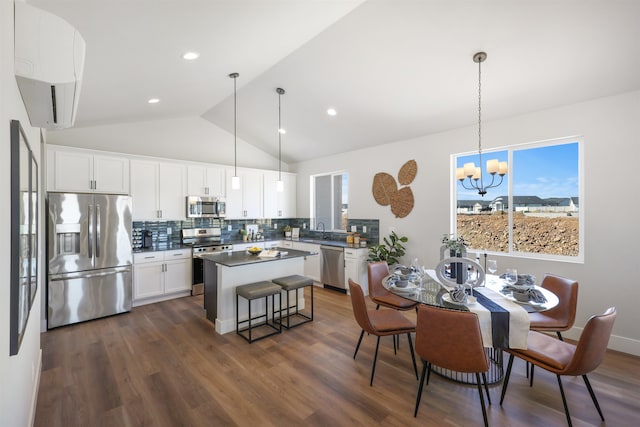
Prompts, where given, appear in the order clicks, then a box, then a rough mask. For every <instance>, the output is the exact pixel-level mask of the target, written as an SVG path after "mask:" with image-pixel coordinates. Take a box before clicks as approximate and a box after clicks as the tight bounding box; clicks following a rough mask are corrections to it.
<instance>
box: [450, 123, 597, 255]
mask: <svg viewBox="0 0 640 427" xmlns="http://www.w3.org/2000/svg"><path fill="white" fill-rule="evenodd" d="M571 143H577V144H578V165H577V166H578V199H579V201H580V207H579V216H578V218H579V221H578V255H576V256H572V255H554V254H545V253H535V252H521V251H514V249H513V246H514V244H513V224H514V223H513V209H511V207H512V206H513V196H514V194H513V167H514V163H513V153H514V151H521V150H526V149H530V148H542V147H549V146H556V145H564V144H571ZM498 151H507V159H508V160H507V161H508V162H509V173H508V174H507V176H506V178H507V179H506V180H504V181H503V183H502V184H501V185H505V183H506V184H507V194H508V201H509V206H510V208H509V210H508V227H509V237H508V239H509V242H508V250H507V251H506V252H497V251H487V250H483V249H478V248H469V251H470V252H480V251H482V252H483V253H486V254H487V255H491V256H508V257H515V258H528V259H538V260H546V261H560V262H571V263H584V240H585V237H584V228H585V215H584V212H585V197H584V194H585V190H584V137H583V136H582V135H577V136H567V137H559V138H552V139H546V140H540V141H533V142H525V143H520V144H512V145H508V146H502V147H495V148H491V149H488V150H483V151H482V156H483V158H484V159H487V158H489V157H490V156H485V155H487V154H490V153H493V152H498ZM474 154H478V152H477V151H468V152H463V153H453V154H451V156H450V175H451V180H450V182H451V187H450V189H451V191H450V203H449V206H450V209H449V211H450V226H449V229H450V233H452V234H456V235H457V215H458V212H457V210H458V209H457V202H458V200H457V198H458V180H457V179H456V168H457V159H458V157H464V156H471V155H474ZM481 167H482V168H483V173H486V165H481ZM487 200H488V199H487Z"/></svg>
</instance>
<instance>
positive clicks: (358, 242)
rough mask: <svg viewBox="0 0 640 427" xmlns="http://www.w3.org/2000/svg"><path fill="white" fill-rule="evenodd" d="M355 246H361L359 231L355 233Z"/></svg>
mask: <svg viewBox="0 0 640 427" xmlns="http://www.w3.org/2000/svg"><path fill="white" fill-rule="evenodd" d="M353 246H355V247H356V248H357V247H359V246H360V235H359V234H358V233H356V234H354V235H353Z"/></svg>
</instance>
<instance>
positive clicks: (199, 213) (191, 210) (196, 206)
mask: <svg viewBox="0 0 640 427" xmlns="http://www.w3.org/2000/svg"><path fill="white" fill-rule="evenodd" d="M225 211H226V202H225V200H224V199H223V198H222V197H206V196H187V218H224V217H225Z"/></svg>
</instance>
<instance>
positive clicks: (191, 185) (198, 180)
mask: <svg viewBox="0 0 640 427" xmlns="http://www.w3.org/2000/svg"><path fill="white" fill-rule="evenodd" d="M206 174H207V172H206V168H205V167H204V166H196V165H189V166H187V195H188V196H205V195H207V184H206Z"/></svg>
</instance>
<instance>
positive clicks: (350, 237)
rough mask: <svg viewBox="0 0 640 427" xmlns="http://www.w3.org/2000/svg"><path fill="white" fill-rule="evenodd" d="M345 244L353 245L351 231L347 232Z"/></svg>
mask: <svg viewBox="0 0 640 427" xmlns="http://www.w3.org/2000/svg"><path fill="white" fill-rule="evenodd" d="M347 246H353V233H352V232H350V231H348V232H347Z"/></svg>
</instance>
